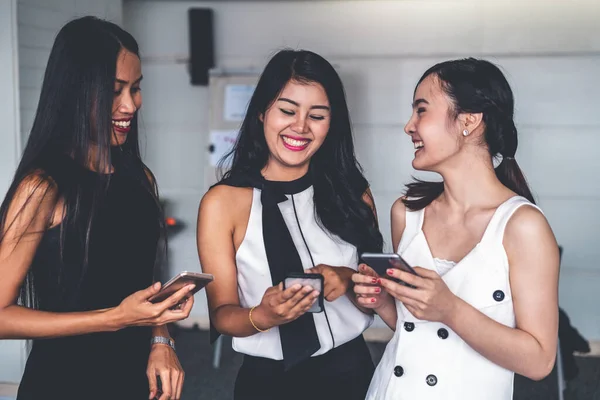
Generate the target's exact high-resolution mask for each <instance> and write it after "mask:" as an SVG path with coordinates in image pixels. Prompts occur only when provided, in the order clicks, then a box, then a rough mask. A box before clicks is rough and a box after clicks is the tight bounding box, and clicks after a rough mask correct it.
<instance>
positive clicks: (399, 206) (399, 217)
mask: <svg viewBox="0 0 600 400" xmlns="http://www.w3.org/2000/svg"><path fill="white" fill-rule="evenodd" d="M403 200H405V197H404V196H403V197H400V198H398V199H396V201H394V204H392V209H391V211H390V220H391V225H392V227H391V228H392V246H394V250H396V249H397V248H398V245H399V244H400V239H401V238H402V234H403V233H404V228H405V227H406V205H405V204H404V201H403Z"/></svg>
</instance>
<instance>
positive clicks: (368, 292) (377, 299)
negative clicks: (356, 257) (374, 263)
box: [352, 264, 394, 311]
mask: <svg viewBox="0 0 600 400" xmlns="http://www.w3.org/2000/svg"><path fill="white" fill-rule="evenodd" d="M380 279H381V278H380V277H379V275H377V272H375V270H373V268H371V267H369V266H368V265H367V264H360V265H359V266H358V272H357V273H355V274H353V275H352V282H354V293H356V301H357V303H358V304H359V305H361V306H362V307H364V308H370V309H372V310H375V311H377V309H379V308H381V307H384V306H386V305H389V304H391V303H393V302H394V300H393V298H392V296H390V295H389V294H388V293H387V292H386V291H385V290H383V289H382V287H381V285H380V284H379V283H380Z"/></svg>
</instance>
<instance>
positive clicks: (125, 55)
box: [111, 49, 142, 146]
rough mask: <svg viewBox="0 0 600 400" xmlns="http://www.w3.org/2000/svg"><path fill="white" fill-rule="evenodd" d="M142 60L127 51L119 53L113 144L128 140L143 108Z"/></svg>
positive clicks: (113, 116) (114, 104) (113, 118)
mask: <svg viewBox="0 0 600 400" xmlns="http://www.w3.org/2000/svg"><path fill="white" fill-rule="evenodd" d="M141 80H142V66H141V63H140V59H139V58H138V56H137V55H135V54H134V53H131V52H130V51H128V50H126V49H122V50H121V51H120V52H119V56H118V58H117V71H116V79H115V88H114V90H115V95H114V100H113V107H112V132H111V144H112V145H113V146H114V145H121V144H123V143H125V141H126V140H127V134H128V133H129V130H130V129H131V120H132V119H133V117H134V116H135V113H136V112H137V111H138V110H139V109H140V107H141V106H142V93H141V91H140V90H141V89H140V81H141Z"/></svg>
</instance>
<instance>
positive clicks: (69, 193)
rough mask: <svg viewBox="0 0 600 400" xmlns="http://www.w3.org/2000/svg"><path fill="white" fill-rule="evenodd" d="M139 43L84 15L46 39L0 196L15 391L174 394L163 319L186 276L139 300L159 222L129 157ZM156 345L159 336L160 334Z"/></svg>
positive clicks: (28, 394)
mask: <svg viewBox="0 0 600 400" xmlns="http://www.w3.org/2000/svg"><path fill="white" fill-rule="evenodd" d="M141 80H142V73H141V65H140V59H139V55H138V45H137V43H136V41H135V39H134V38H133V37H132V36H131V35H130V34H128V33H127V32H125V31H124V30H122V29H121V28H119V27H118V26H117V25H115V24H112V23H110V22H107V21H103V20H100V19H96V18H93V17H83V18H80V19H77V20H73V21H71V22H69V23H67V24H66V25H65V26H64V27H63V28H62V29H61V30H60V32H59V33H58V35H57V37H56V39H55V42H54V45H53V47H52V50H51V53H50V58H49V61H48V65H47V68H46V73H45V76H44V81H43V84H42V91H41V96H40V100H39V104H38V108H37V112H36V116H35V121H34V123H33V127H32V130H31V133H30V135H29V139H28V142H27V146H26V148H25V150H24V153H23V156H22V158H21V162H20V164H19V166H18V168H17V171H16V174H15V177H14V180H13V182H12V184H11V186H10V189H9V191H8V193H7V195H6V198H5V199H4V202H3V203H2V206H1V208H0V276H1V278H0V338H3V339H32V340H33V346H32V349H31V353H30V354H29V357H28V360H27V364H26V367H25V372H24V375H23V378H22V381H21V384H20V387H19V393H18V399H19V400H26V399H42V398H52V399H78V400H79V399H107V398H122V399H141V398H148V395H149V394H150V398H154V397H155V396H157V394H158V389H157V375H159V376H160V381H161V388H162V392H163V395H162V396H161V397H160V398H161V399H165V398H179V396H180V392H181V385H182V384H183V372H182V370H181V366H180V365H179V361H178V359H177V356H176V354H175V352H174V345H173V342H172V341H171V340H170V337H169V333H168V330H167V329H166V324H167V323H169V322H174V321H178V320H181V319H184V318H186V317H187V316H188V315H189V312H190V310H191V308H192V305H193V298H191V299H189V300H187V301H186V302H185V303H184V304H183V305H182V306H181V307H180V308H179V309H173V308H174V306H175V305H177V304H178V302H180V300H182V299H183V298H184V297H185V296H186V294H187V293H188V291H189V290H190V289H191V288H190V287H186V288H183V289H181V290H180V291H179V292H178V293H176V294H174V295H172V296H171V297H170V298H168V299H167V300H165V301H163V302H161V303H157V304H154V303H151V302H149V301H148V298H150V297H151V296H152V295H153V294H156V293H157V292H158V291H159V289H160V284H159V283H156V284H153V280H154V267H155V265H154V264H155V260H156V255H157V251H158V241H159V238H160V235H161V231H162V230H163V229H164V223H163V220H164V219H163V217H162V212H161V210H160V206H159V201H158V192H157V187H156V183H155V180H154V177H153V175H152V173H151V172H150V170H149V169H148V168H147V167H146V166H145V165H144V163H143V162H142V161H141V158H140V152H139V145H138V132H137V111H138V110H139V108H140V107H141V105H142V98H141V93H140V81H141ZM169 344H170V345H171V346H169Z"/></svg>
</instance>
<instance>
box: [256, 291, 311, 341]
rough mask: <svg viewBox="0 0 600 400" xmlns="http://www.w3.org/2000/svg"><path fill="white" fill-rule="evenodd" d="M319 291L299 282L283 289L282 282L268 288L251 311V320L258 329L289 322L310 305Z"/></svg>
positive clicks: (305, 310) (304, 311)
mask: <svg viewBox="0 0 600 400" xmlns="http://www.w3.org/2000/svg"><path fill="white" fill-rule="evenodd" d="M317 297H319V291H317V290H314V289H313V288H312V287H311V286H301V285H299V284H296V285H293V286H290V287H289V288H287V289H285V290H283V284H279V285H278V286H272V287H270V288H268V289H267V290H266V292H265V294H264V295H263V298H262V300H261V302H260V304H259V305H258V306H257V307H256V308H255V309H254V311H253V312H252V320H253V322H254V323H255V324H256V325H257V326H258V327H259V328H260V329H263V330H264V329H269V328H272V327H274V326H279V325H283V324H286V323H288V322H291V321H293V320H295V319H297V318H298V317H300V316H301V315H302V314H304V313H306V312H307V311H308V310H309V309H310V307H312V305H313V303H314V302H315V300H316V299H317Z"/></svg>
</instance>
